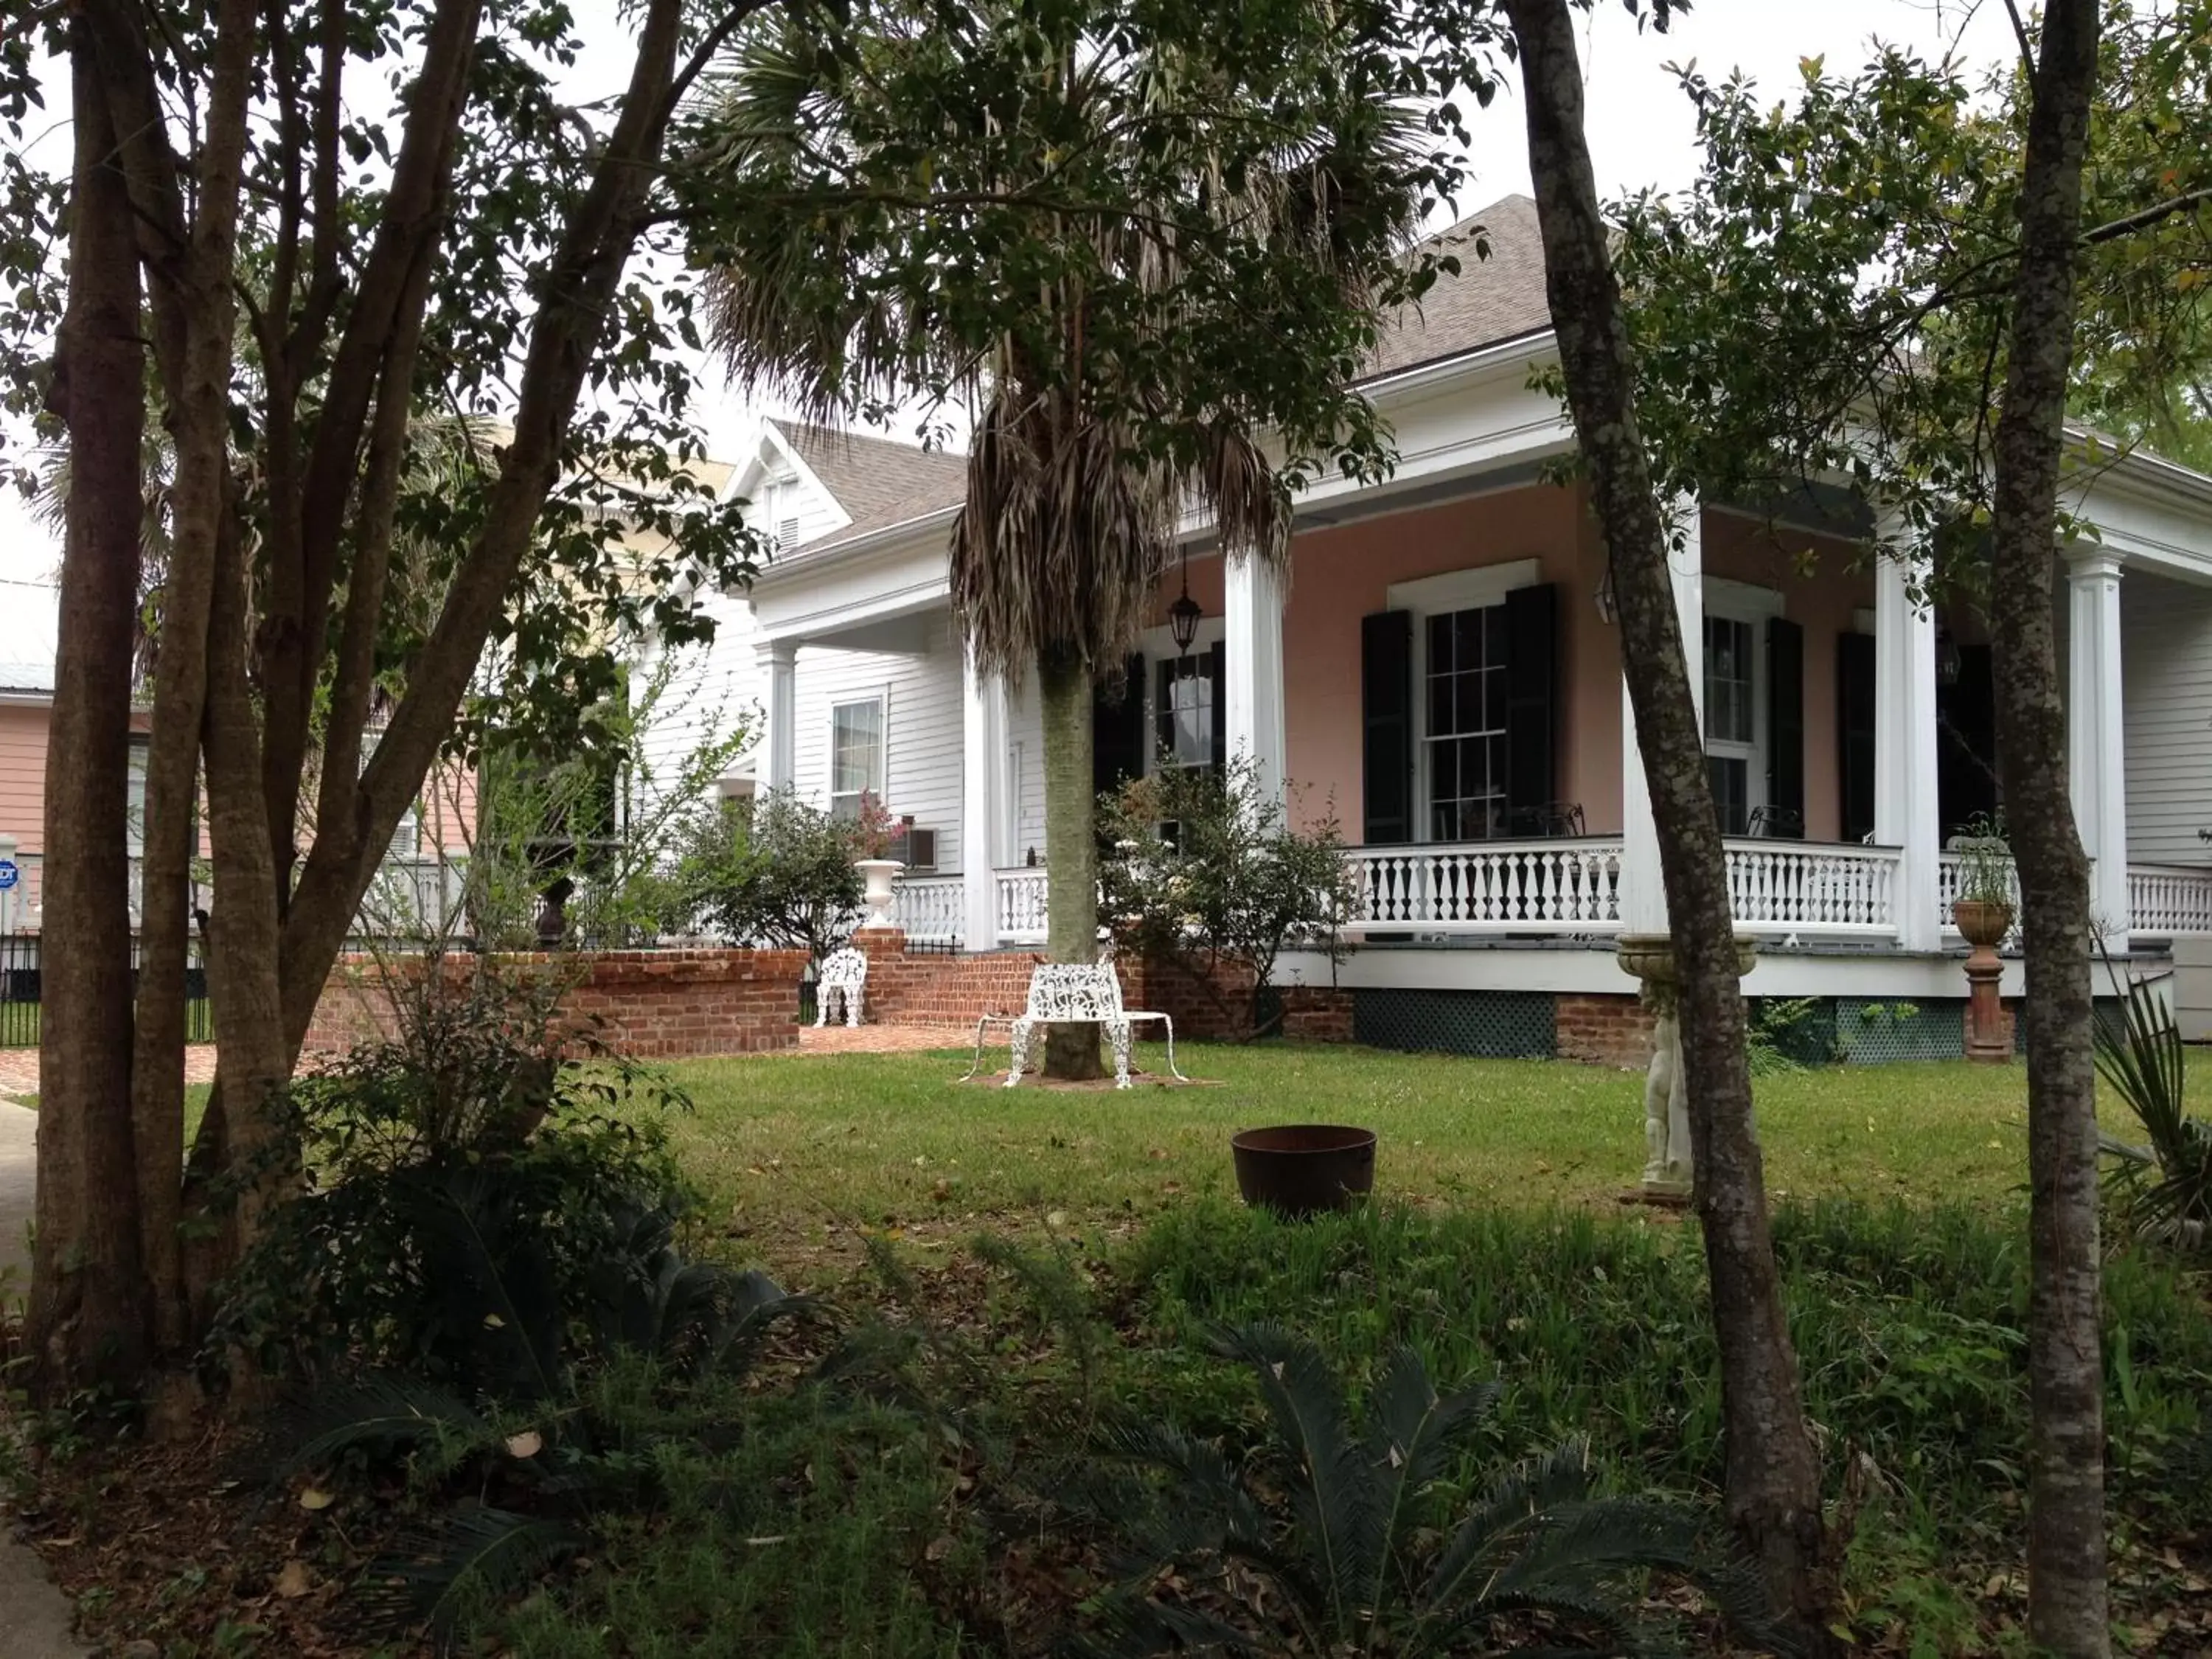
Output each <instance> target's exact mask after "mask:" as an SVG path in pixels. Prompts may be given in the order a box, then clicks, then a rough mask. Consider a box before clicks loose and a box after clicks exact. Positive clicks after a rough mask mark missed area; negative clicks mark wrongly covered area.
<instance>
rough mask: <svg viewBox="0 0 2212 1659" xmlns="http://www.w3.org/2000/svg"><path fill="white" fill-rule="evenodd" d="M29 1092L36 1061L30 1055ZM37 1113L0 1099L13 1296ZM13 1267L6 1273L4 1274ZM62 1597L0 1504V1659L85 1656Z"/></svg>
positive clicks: (1, 1190) (0, 1255)
mask: <svg viewBox="0 0 2212 1659" xmlns="http://www.w3.org/2000/svg"><path fill="white" fill-rule="evenodd" d="M31 1062H32V1067H33V1070H32V1079H33V1086H34V1087H35V1086H36V1080H37V1075H38V1074H37V1065H38V1056H37V1055H36V1054H33V1055H32V1056H31ZM38 1128H39V1115H38V1114H37V1113H36V1112H33V1111H28V1110H26V1109H24V1108H22V1107H21V1106H18V1105H16V1104H15V1103H14V1102H13V1101H0V1280H4V1281H5V1284H6V1290H5V1291H4V1292H3V1293H4V1294H5V1296H6V1297H7V1298H8V1300H9V1301H10V1302H14V1301H15V1300H17V1299H18V1298H20V1297H21V1296H22V1295H23V1292H24V1290H25V1288H26V1285H25V1280H26V1279H27V1278H28V1276H29V1274H30V1271H31V1266H30V1258H29V1255H28V1254H27V1252H26V1250H25V1249H24V1230H25V1229H26V1228H27V1226H28V1225H30V1220H31V1213H32V1195H33V1191H34V1190H35V1188H34V1182H35V1180H36V1177H37V1175H38V1151H37V1148H38ZM9 1268H13V1269H14V1270H15V1271H14V1272H13V1273H8V1272H7V1271H6V1270H7V1269H9ZM70 1620H71V1613H70V1604H69V1598H68V1597H67V1596H65V1595H63V1594H62V1593H61V1592H60V1591H59V1590H58V1589H55V1588H54V1587H53V1585H52V1584H51V1583H48V1582H47V1580H46V1565H45V1564H44V1563H43V1562H41V1561H40V1559H39V1556H38V1552H37V1551H35V1550H33V1549H32V1548H31V1547H29V1546H28V1545H27V1544H21V1543H18V1542H17V1541H15V1518H14V1516H11V1515H10V1514H9V1512H8V1510H7V1508H6V1506H5V1504H0V1654H4V1655H6V1656H7V1659H82V1656H84V1655H85V1654H88V1653H89V1652H90V1651H91V1650H90V1649H88V1648H87V1647H86V1646H85V1645H84V1644H82V1643H81V1642H79V1641H78V1640H77V1639H76V1638H75V1637H73V1636H71V1635H70Z"/></svg>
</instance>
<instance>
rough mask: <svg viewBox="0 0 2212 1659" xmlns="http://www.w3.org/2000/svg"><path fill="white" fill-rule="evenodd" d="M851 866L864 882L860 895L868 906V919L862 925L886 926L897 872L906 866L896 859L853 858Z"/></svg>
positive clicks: (889, 918)
mask: <svg viewBox="0 0 2212 1659" xmlns="http://www.w3.org/2000/svg"><path fill="white" fill-rule="evenodd" d="M853 867H854V869H855V870H858V871H859V872H860V879H861V881H862V882H863V883H864V884H865V885H864V886H863V887H862V888H861V891H860V896H861V898H862V899H863V900H864V901H866V904H867V907H868V919H867V921H866V922H865V923H864V924H863V926H866V927H890V925H891V900H892V898H893V897H894V896H895V892H894V890H895V888H896V884H897V882H898V878H899V872H900V871H902V870H903V869H905V868H906V866H904V865H903V864H901V863H900V862H899V861H898V860H896V859H855V860H853Z"/></svg>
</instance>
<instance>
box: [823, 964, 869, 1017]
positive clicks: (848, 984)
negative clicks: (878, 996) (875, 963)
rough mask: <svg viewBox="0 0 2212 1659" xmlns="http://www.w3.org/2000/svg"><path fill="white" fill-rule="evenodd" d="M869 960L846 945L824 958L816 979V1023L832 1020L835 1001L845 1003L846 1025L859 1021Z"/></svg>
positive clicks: (865, 989) (866, 983)
mask: <svg viewBox="0 0 2212 1659" xmlns="http://www.w3.org/2000/svg"><path fill="white" fill-rule="evenodd" d="M867 986H868V959H867V957H864V956H862V955H861V954H860V952H859V951H855V950H854V948H853V947H852V946H851V945H847V946H846V947H845V948H844V949H843V950H842V951H831V952H830V953H829V955H828V956H826V957H823V959H822V971H821V972H820V973H819V974H817V975H816V976H815V980H814V1023H815V1024H817V1025H826V1024H829V1010H830V1008H831V1006H833V1005H834V1004H837V1003H842V1004H843V1005H844V1008H845V1024H847V1025H848V1026H854V1025H858V1024H860V1003H861V1000H862V999H863V998H864V997H865V996H866V994H867Z"/></svg>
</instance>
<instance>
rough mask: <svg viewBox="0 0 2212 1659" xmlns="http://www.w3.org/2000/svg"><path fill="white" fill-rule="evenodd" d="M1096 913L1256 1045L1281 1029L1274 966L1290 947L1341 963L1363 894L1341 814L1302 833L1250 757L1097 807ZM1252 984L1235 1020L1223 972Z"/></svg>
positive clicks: (1173, 773) (1135, 785)
mask: <svg viewBox="0 0 2212 1659" xmlns="http://www.w3.org/2000/svg"><path fill="white" fill-rule="evenodd" d="M1099 838H1100V840H1101V841H1102V842H1104V843H1105V844H1106V845H1107V846H1109V848H1111V849H1112V850H1111V852H1110V853H1109V855H1108V856H1107V857H1106V858H1105V860H1103V863H1102V865H1101V867H1100V882H1099V890H1100V898H1101V906H1102V908H1103V912H1104V915H1105V918H1106V923H1107V926H1108V927H1111V928H1112V929H1113V931H1114V938H1115V943H1116V944H1117V945H1121V947H1122V948H1123V949H1125V950H1127V951H1133V952H1137V953H1140V954H1142V955H1145V956H1147V957H1152V958H1154V959H1156V960H1164V961H1168V962H1172V963H1176V964H1177V965H1178V966H1180V967H1181V968H1182V969H1184V970H1185V971H1186V973H1187V974H1188V975H1189V977H1190V978H1191V979H1192V981H1194V983H1196V984H1197V985H1198V987H1200V990H1201V991H1202V993H1203V994H1205V995H1206V997H1207V998H1208V999H1210V1000H1212V1003H1213V1004H1214V1006H1215V1007H1216V1008H1217V1009H1218V1011H1219V1012H1221V1013H1222V1014H1223V1015H1224V1016H1225V1018H1226V1023H1227V1024H1230V1025H1231V1028H1232V1029H1235V1028H1241V1029H1243V1030H1244V1031H1245V1032H1246V1033H1247V1034H1248V1035H1249V1036H1255V1037H1260V1036H1269V1035H1271V1034H1273V1032H1276V1031H1279V1030H1281V1025H1282V1017H1281V1014H1280V1012H1279V1010H1278V1011H1275V1012H1270V1009H1271V1005H1273V1003H1274V1001H1275V998H1274V997H1273V995H1272V993H1273V989H1274V973H1275V963H1276V962H1277V960H1278V959H1279V957H1281V955H1282V953H1283V951H1285V949H1286V948H1291V947H1296V948H1297V949H1300V950H1309V951H1318V952H1319V953H1321V954H1322V955H1323V956H1325V957H1328V960H1329V961H1330V962H1331V963H1334V962H1337V961H1340V960H1341V959H1342V957H1343V956H1344V954H1345V951H1344V945H1343V941H1342V937H1341V930H1342V928H1343V927H1344V925H1345V923H1346V921H1348V920H1350V918H1351V916H1352V912H1353V906H1354V904H1355V902H1356V901H1357V899H1358V877H1357V875H1356V874H1355V872H1353V870H1352V865H1351V861H1350V860H1348V859H1346V856H1345V843H1344V835H1343V831H1342V830H1341V829H1340V827H1339V826H1338V823H1337V821H1336V818H1335V816H1334V813H1330V814H1328V815H1326V816H1324V817H1322V818H1321V819H1320V820H1319V821H1318V822H1316V823H1312V824H1310V825H1309V826H1308V827H1306V828H1304V829H1300V828H1297V827H1295V826H1293V825H1292V824H1291V820H1290V815H1289V813H1288V812H1287V811H1285V810H1284V805H1283V802H1282V801H1281V799H1279V798H1278V797H1277V796H1276V795H1275V794H1274V793H1273V791H1271V790H1269V789H1268V788H1267V787H1266V786H1265V785H1264V783H1263V782H1262V781H1261V777H1260V774H1259V770H1258V769H1257V768H1256V767H1255V766H1254V765H1253V764H1252V763H1251V762H1250V761H1249V760H1246V759H1243V758H1241V757H1240V758H1239V759H1237V760H1236V761H1234V762H1232V763H1231V765H1230V767H1229V769H1228V771H1227V772H1226V774H1225V775H1216V774H1215V773H1213V772H1212V771H1211V770H1207V769H1199V768H1191V769H1176V768H1169V769H1164V770H1162V771H1158V772H1155V773H1154V774H1153V775H1152V776H1150V777H1147V778H1143V779H1139V780H1136V781H1133V782H1130V783H1128V784H1127V785H1125V786H1124V787H1122V789H1121V792H1120V793H1118V794H1114V795H1109V796H1105V797H1103V799H1102V800H1101V802H1100V811H1099ZM1225 966H1226V967H1229V968H1232V969H1236V970H1237V978H1238V979H1240V980H1241V979H1244V978H1249V980H1250V981H1251V988H1250V991H1249V996H1248V999H1247V1004H1246V1006H1245V1007H1244V1008H1243V1010H1242V1011H1232V1009H1231V1003H1230V994H1231V991H1230V987H1226V986H1225V985H1223V984H1222V982H1221V979H1222V976H1221V975H1220V974H1219V972H1218V970H1219V969H1221V968H1223V967H1225Z"/></svg>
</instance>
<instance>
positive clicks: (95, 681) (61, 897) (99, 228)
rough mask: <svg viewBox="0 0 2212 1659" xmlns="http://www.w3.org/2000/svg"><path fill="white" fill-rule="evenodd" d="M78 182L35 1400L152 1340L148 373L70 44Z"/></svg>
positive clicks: (52, 792) (99, 95)
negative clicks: (143, 1143) (136, 786)
mask: <svg viewBox="0 0 2212 1659" xmlns="http://www.w3.org/2000/svg"><path fill="white" fill-rule="evenodd" d="M70 68H71V87H72V91H73V97H74V106H75V108H74V115H75V127H76V141H75V142H76V166H75V177H74V181H73V191H72V198H71V200H72V222H71V225H70V293H69V306H68V310H67V313H66V314H65V315H64V319H63V322H62V331H61V340H60V346H59V353H58V364H57V370H56V377H55V387H54V404H55V407H56V409H57V411H58V413H59V414H60V416H61V417H62V420H63V421H64V423H65V424H66V425H67V427H68V428H69V460H70V488H69V499H68V501H67V503H66V504H65V507H64V514H65V527H64V541H63V554H62V580H61V600H60V626H59V637H58V640H57V642H56V648H55V653H54V705H53V719H52V727H51V730H50V736H49V741H48V744H47V749H46V871H45V875H46V900H45V910H46V916H45V945H44V959H43V960H42V961H41V963H40V975H41V979H42V985H41V1006H40V1044H39V1049H40V1053H39V1092H40V1099H39V1170H38V1202H37V1215H38V1237H37V1241H36V1245H35V1249H34V1253H33V1263H32V1273H31V1305H30V1342H31V1352H32V1355H33V1361H34V1364H35V1376H34V1381H35V1382H36V1383H37V1384H38V1386H39V1387H40V1389H41V1390H42V1391H45V1392H47V1393H53V1392H58V1391H59V1390H62V1389H69V1388H74V1387H82V1386H87V1385H89V1384H91V1383H95V1382H100V1381H113V1382H116V1383H122V1384H124V1385H126V1386H128V1385H130V1384H131V1383H135V1382H136V1380H137V1374H138V1371H139V1368H140V1366H141V1365H142V1364H143V1359H144V1356H145V1352H146V1344H147V1336H148V1328H147V1327H148V1314H149V1310H148V1305H147V1297H146V1285H145V1280H144V1278H143V1274H142V1273H141V1272H140V1268H139V1232H138V1204H137V1179H138V1177H137V1167H136V1152H135V1149H134V1146H133V1143H132V1139H131V913H130V900H129V896H128V895H129V888H128V883H129V878H130V863H129V857H128V852H127V844H126V829H125V826H126V823H127V811H128V800H129V774H130V754H131V658H132V647H133V642H134V632H135V629H136V626H137V610H138V558H139V535H140V532H141V530H142V528H143V517H144V513H145V505H144V503H145V493H144V489H143V477H142V471H141V465H142V454H143V452H142V445H143V441H144V435H145V394H146V363H145V349H144V346H143V343H142V329H141V325H140V318H139V289H138V253H137V228H136V225H135V223H134V222H133V220H132V217H131V199H130V194H129V191H128V189H127V188H126V186H125V183H124V179H123V175H122V173H121V172H120V171H119V169H118V167H117V165H116V163H115V156H114V150H115V134H114V128H113V122H112V117H111V114H110V112H109V110H108V106H107V101H106V94H105V93H104V91H103V89H102V82H101V77H100V69H99V65H98V63H97V61H96V55H95V52H94V46H93V40H92V32H91V29H90V27H89V26H88V24H87V23H86V21H84V19H83V18H82V16H81V15H80V16H79V17H78V18H77V19H76V21H75V22H74V23H73V24H72V25H71V28H70Z"/></svg>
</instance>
